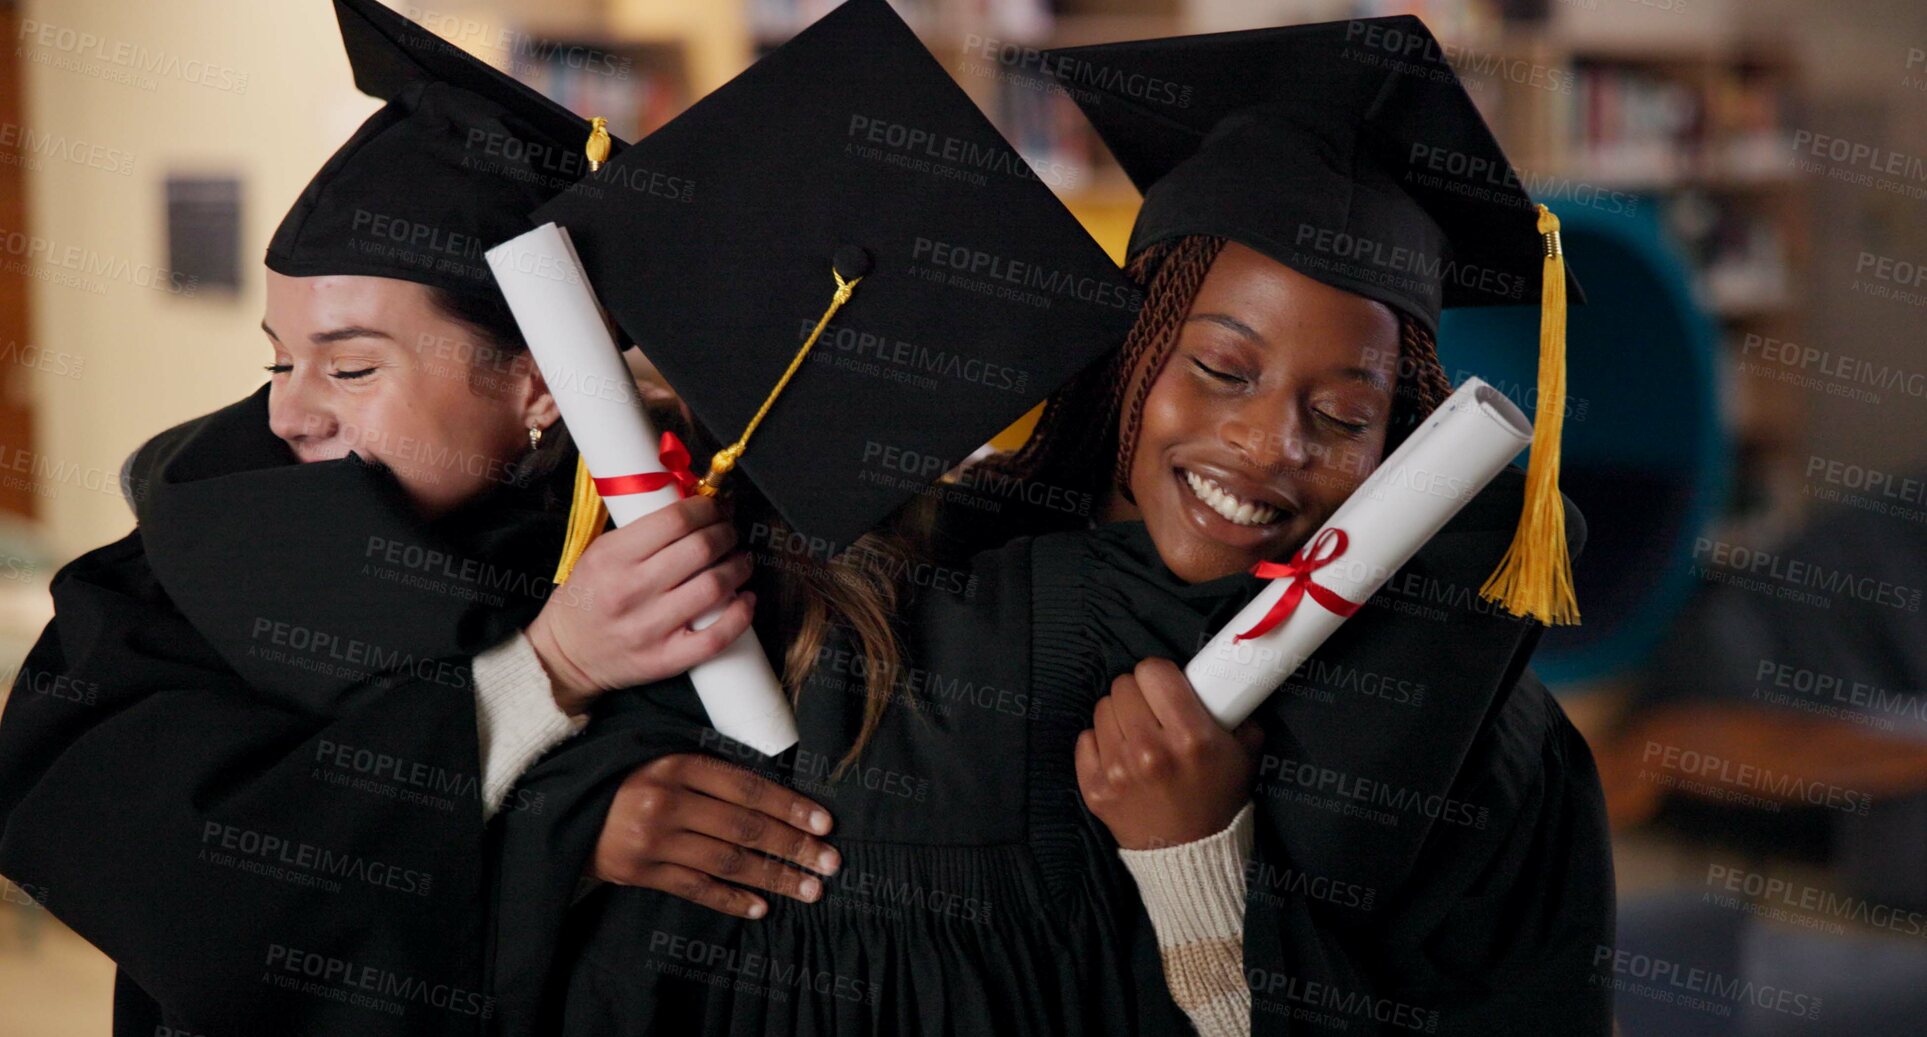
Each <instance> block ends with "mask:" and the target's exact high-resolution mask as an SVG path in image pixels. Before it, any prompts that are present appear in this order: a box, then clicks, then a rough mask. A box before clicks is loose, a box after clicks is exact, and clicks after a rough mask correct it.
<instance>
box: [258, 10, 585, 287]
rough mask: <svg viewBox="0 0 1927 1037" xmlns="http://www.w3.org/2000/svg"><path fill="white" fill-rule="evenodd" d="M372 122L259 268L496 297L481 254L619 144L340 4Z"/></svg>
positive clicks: (485, 71)
mask: <svg viewBox="0 0 1927 1037" xmlns="http://www.w3.org/2000/svg"><path fill="white" fill-rule="evenodd" d="M335 17H336V19H337V20H338V21H339V22H340V23H341V40H342V43H343V45H344V46H346V48H347V50H348V61H349V63H350V64H351V65H352V66H353V68H354V75H355V86H356V87H358V88H360V90H361V92H362V93H365V94H368V95H369V96H371V97H376V98H379V99H381V100H383V101H386V102H387V104H385V105H383V106H382V108H381V109H380V110H379V111H377V112H375V114H373V115H371V116H369V117H368V120H367V121H366V122H364V123H362V124H361V128H360V129H358V130H356V131H355V135H354V136H352V137H350V138H349V139H348V142H347V143H346V144H343V145H342V146H341V148H340V149H339V150H337V151H336V152H335V153H334V155H333V156H332V157H330V158H329V159H328V161H327V164H325V165H323V166H322V167H321V171H320V172H319V173H316V174H315V177H314V179H313V180H311V181H310V182H309V183H308V186H307V188H306V189H304V190H303V191H302V192H301V197H300V198H299V199H297V200H296V201H295V203H294V207H293V208H292V209H290V210H289V211H288V215H287V216H286V217H284V218H283V219H282V221H281V226H280V227H278V228H277V229H276V230H275V232H274V239H273V240H272V241H270V242H269V243H268V254H267V264H268V267H269V268H270V269H272V270H275V271H278V272H280V273H283V274H288V275H291V276H295V277H308V276H315V275H320V274H364V275H370V276H374V277H394V278H400V279H402V280H405V281H417V282H420V283H422V284H427V285H433V286H437V287H444V288H451V289H454V290H457V291H464V292H469V293H476V292H483V293H487V292H493V291H494V290H495V282H494V280H493V278H492V277H491V276H490V274H489V269H488V263H487V261H486V260H485V259H484V258H483V253H484V252H485V251H486V250H487V249H489V248H490V247H493V246H494V245H496V244H498V243H500V242H502V241H505V240H507V239H508V238H512V237H514V236H516V235H517V234H520V233H522V232H523V231H525V230H527V229H528V214H529V212H530V211H531V210H533V209H535V208H536V207H537V206H539V205H541V204H542V203H543V202H545V201H548V200H549V199H550V198H552V197H554V196H555V194H556V192H558V191H560V190H562V189H563V188H565V187H567V186H569V185H570V184H572V183H574V182H575V181H576V180H578V179H580V178H581V177H582V176H583V175H584V174H586V173H587V172H588V171H589V159H588V156H587V155H585V145H587V144H588V142H589V141H590V139H591V136H592V134H593V136H595V137H596V138H597V139H598V140H599V141H600V142H601V144H600V149H601V150H598V151H597V157H598V158H600V157H604V156H606V155H607V154H608V150H607V149H609V148H611V147H613V148H620V146H621V145H620V143H619V142H616V141H614V140H613V138H610V137H609V136H608V134H607V132H606V131H603V130H602V129H601V124H600V122H599V121H597V122H596V123H593V124H592V123H591V121H590V120H587V119H583V118H580V117H578V116H576V115H574V114H573V113H571V112H570V111H569V110H568V109H566V108H564V107H562V106H561V105H559V104H557V103H555V102H554V101H551V100H549V99H548V98H546V97H544V96H542V94H541V93H539V92H537V91H535V90H533V89H531V88H530V87H528V86H526V85H524V84H522V83H519V82H517V81H516V80H514V79H513V78H511V77H509V76H507V75H505V74H503V73H501V72H499V71H497V70H495V69H493V68H491V67H489V66H488V65H487V64H486V63H484V62H482V61H479V60H477V59H476V58H474V57H472V56H470V55H469V54H467V53H465V52H464V51H462V50H461V48H459V47H456V46H455V45H454V44H452V43H449V42H447V41H446V40H443V39H442V38H441V37H439V36H436V35H435V34H434V33H432V32H430V31H428V30H427V29H424V28H422V27H421V26H419V25H417V24H415V23H414V22H412V21H410V20H408V19H407V18H404V17H402V16H401V15H399V14H397V13H395V12H394V11H391V10H389V9H388V8H386V7H384V6H382V5H381V4H380V3H379V2H377V0H335Z"/></svg>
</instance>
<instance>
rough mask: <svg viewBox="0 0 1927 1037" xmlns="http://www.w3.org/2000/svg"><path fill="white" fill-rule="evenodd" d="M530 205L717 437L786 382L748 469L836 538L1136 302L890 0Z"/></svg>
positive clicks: (1119, 335) (1037, 386)
mask: <svg viewBox="0 0 1927 1037" xmlns="http://www.w3.org/2000/svg"><path fill="white" fill-rule="evenodd" d="M535 219H536V221H537V222H542V221H547V220H553V221H555V222H557V223H559V224H561V225H563V226H564V227H566V228H567V229H568V231H569V234H570V237H571V239H572V240H573V242H574V244H575V248H576V252H577V254H578V256H579V257H580V258H581V260H582V262H583V265H584V266H585V267H586V269H587V270H588V273H589V279H590V280H591V281H592V282H593V283H594V285H595V287H596V290H597V292H598V294H599V295H600V297H601V299H602V302H603V303H604V305H605V306H606V307H607V308H608V310H609V311H610V312H611V314H613V316H614V317H615V319H616V321H617V322H618V323H619V324H620V325H621V327H622V329H623V330H624V331H625V332H627V333H628V335H629V337H630V338H632V339H634V340H635V342H636V344H637V345H638V346H640V347H641V349H642V351H643V353H644V354H646V355H647V356H648V358H649V359H650V360H651V361H652V362H653V363H654V364H655V365H656V367H657V368H659V369H660V370H661V371H662V373H663V375H664V377H665V378H667V379H668V381H669V384H670V386H671V388H673V389H675V390H676V392H677V393H678V394H679V395H680V396H681V397H682V398H683V400H684V401H685V402H686V403H687V404H688V405H689V408H690V410H691V411H693V412H694V414H695V416H696V419H697V420H698V422H700V423H701V425H702V426H703V428H704V429H705V430H706V431H707V432H708V433H709V434H710V435H711V436H713V437H714V438H715V440H716V441H717V442H720V443H725V444H732V445H733V444H738V443H740V442H741V437H743V436H745V435H746V434H748V432H747V431H746V430H750V429H751V428H752V422H754V421H755V420H756V419H757V417H758V415H759V413H761V412H762V409H763V408H764V407H765V404H766V403H767V404H768V409H767V413H763V414H762V417H761V421H760V423H758V424H755V425H754V428H753V435H752V436H750V438H749V440H748V443H747V447H746V449H744V450H742V451H741V460H740V467H741V468H742V469H743V471H744V473H745V474H747V476H748V477H749V478H750V480H751V481H753V482H754V483H755V485H756V487H757V489H759V490H760V491H761V492H762V493H763V495H764V496H766V497H768V498H769V500H770V501H771V503H772V504H773V505H774V506H775V507H776V509H777V510H778V511H779V512H781V514H782V515H783V517H784V518H785V519H786V520H787V521H788V522H789V523H790V524H791V525H792V526H793V527H794V528H795V529H796V530H797V531H799V532H801V533H803V534H805V535H806V536H809V537H812V538H820V539H821V540H824V541H827V542H828V543H829V544H831V545H835V546H836V547H837V548H841V547H844V546H847V545H848V544H849V543H850V542H851V541H853V540H854V539H855V538H856V537H857V536H859V535H861V534H862V533H863V532H865V531H866V530H868V529H869V528H871V527H872V526H874V525H875V524H876V523H877V522H878V521H879V520H881V519H883V518H884V517H885V516H886V515H888V514H889V513H890V512H891V511H893V510H895V509H896V508H897V507H898V506H899V505H901V504H902V503H903V502H904V501H905V500H907V499H909V498H910V497H912V496H913V495H914V494H915V493H916V492H918V491H919V490H921V489H922V488H923V487H924V486H925V485H926V484H928V483H930V482H933V481H935V480H936V478H937V477H938V476H939V475H941V474H942V473H943V472H944V470H945V469H947V468H949V467H951V466H954V465H956V464H958V463H960V462H962V461H963V460H964V459H965V458H966V457H968V456H969V455H970V454H971V453H972V452H973V451H974V450H975V449H976V448H977V447H979V446H981V445H982V444H983V443H984V442H986V441H987V440H988V439H990V437H991V436H992V435H994V434H995V433H996V432H997V431H999V430H1000V429H1002V428H1003V427H1005V426H1006V425H1008V424H1009V423H1010V422H1012V421H1014V420H1015V419H1017V418H1018V417H1020V416H1022V415H1023V413H1024V412H1025V411H1026V410H1028V409H1029V408H1030V406H1031V405H1032V404H1034V403H1035V402H1036V401H1038V400H1040V399H1042V398H1043V397H1045V396H1046V395H1048V394H1049V393H1050V392H1051V391H1052V390H1053V389H1054V388H1056V387H1057V386H1058V385H1060V384H1062V383H1063V382H1065V381H1067V380H1068V379H1069V378H1070V377H1071V376H1072V375H1074V374H1075V373H1077V372H1078V371H1079V370H1080V369H1082V368H1084V367H1086V366H1087V365H1088V364H1090V363H1091V362H1092V361H1093V360H1095V359H1096V358H1098V357H1099V356H1101V355H1102V354H1104V353H1105V352H1106V351H1108V350H1111V349H1114V348H1116V347H1117V346H1119V345H1120V344H1122V342H1123V341H1124V337H1125V335H1126V333H1127V332H1128V331H1129V329H1130V326H1131V322H1132V321H1133V320H1134V319H1135V316H1136V310H1137V307H1138V305H1139V303H1140V302H1141V300H1142V293H1140V292H1139V291H1138V290H1137V289H1136V287H1135V286H1134V285H1133V284H1132V283H1131V282H1130V281H1129V280H1128V279H1127V278H1126V277H1125V276H1124V275H1123V274H1122V273H1121V272H1120V271H1119V270H1118V269H1117V267H1116V265H1115V264H1114V263H1113V262H1112V261H1111V260H1110V259H1109V257H1107V256H1106V255H1105V253H1104V251H1103V250H1102V249H1101V248H1100V247H1099V246H1098V245H1097V243H1096V242H1094V241H1092V240H1091V238H1090V236H1089V235H1088V234H1087V233H1086V232H1085V231H1084V229H1083V227H1082V226H1080V225H1079V224H1078V222H1077V220H1076V218H1075V217H1073V216H1072V215H1071V214H1070V212H1069V211H1068V210H1066V209H1065V208H1064V206H1063V205H1062V204H1061V203H1060V202H1058V200H1057V199H1056V197H1055V196H1053V195H1052V194H1051V192H1050V189H1049V188H1048V187H1046V186H1045V185H1044V184H1043V183H1042V182H1041V181H1039V180H1038V178H1037V176H1036V174H1035V173H1034V172H1033V171H1032V170H1031V169H1030V167H1029V166H1028V165H1026V164H1025V163H1024V161H1023V160H1022V159H1021V158H1019V157H1018V156H1017V154H1016V152H1015V151H1014V150H1013V149H1012V148H1011V146H1010V144H1009V143H1008V142H1007V141H1006V140H1005V139H1004V138H1003V137H1002V136H1001V135H1000V134H999V133H998V132H997V130H996V129H995V128H994V127H992V126H991V124H990V122H989V120H987V119H986V118H985V117H984V115H983V113H982V112H980V111H978V110H977V107H976V105H975V104H973V103H972V102H971V100H970V98H969V97H968V96H967V95H966V94H965V93H964V92H963V90H962V89H961V88H959V87H958V86H957V85H956V83H954V82H953V81H952V80H951V78H950V76H949V74H948V73H946V72H945V71H944V69H943V67H942V66H941V65H940V64H939V63H938V62H937V60H936V59H935V58H933V57H932V56H931V55H930V53H929V51H927V50H925V49H924V47H923V45H922V44H921V43H920V42H918V40H917V38H916V36H915V35H914V34H913V33H912V32H911V31H910V29H909V27H908V26H906V25H905V24H904V23H903V21H902V20H901V19H900V18H898V17H897V15H896V14H895V13H894V12H893V11H891V10H890V7H889V5H888V4H886V3H884V2H883V0H850V2H848V3H845V4H843V5H842V6H841V7H839V8H837V9H836V10H834V11H832V12H831V13H830V14H829V15H827V16H825V17H824V18H823V19H822V20H820V21H818V22H816V23H815V24H814V25H811V26H810V27H809V28H807V29H805V30H803V32H801V33H800V34H798V35H797V36H796V37H795V38H794V39H792V40H791V41H790V42H788V43H786V44H784V45H783V46H782V47H779V48H778V49H776V50H774V51H772V52H771V53H770V54H768V55H767V56H765V57H764V58H763V59H762V60H760V61H758V62H757V63H756V64H755V65H754V66H752V67H751V68H750V69H748V70H747V71H745V72H744V73H742V74H741V75H739V76H737V77H736V78H735V79H733V80H731V81H730V82H728V83H726V84H724V85H723V86H722V87H721V88H720V89H718V90H716V91H715V92H714V93H712V94H710V95H709V96H708V97H705V98H703V99H702V100H701V101H699V102H697V103H696V104H695V105H694V106H693V107H691V108H690V109H689V110H688V111H687V112H685V113H684V114H683V115H682V116H681V117H679V118H677V119H675V120H674V121H672V122H670V123H669V124H667V125H665V126H663V127H662V128H661V129H659V130H657V131H655V132H654V133H653V134H651V135H650V136H649V137H648V138H646V139H645V140H642V141H639V142H637V143H636V144H635V145H633V146H631V147H630V148H629V149H628V150H627V151H625V152H624V153H623V154H622V155H621V157H619V158H617V159H615V160H613V161H611V162H610V163H609V164H608V165H607V166H605V167H604V168H603V169H602V170H601V171H600V172H598V173H596V174H594V175H593V176H591V177H589V178H586V179H585V180H584V181H583V182H582V183H581V184H580V185H578V186H577V187H576V188H574V189H572V190H571V191H569V192H567V193H565V194H563V195H562V196H560V197H559V198H557V199H556V200H555V201H554V202H552V203H550V204H549V205H547V206H546V207H544V208H543V209H541V210H540V211H539V212H538V213H536V217H535ZM833 271H834V273H833ZM840 280H841V281H849V282H855V285H856V286H855V288H854V289H852V290H850V291H849V292H848V296H847V302H844V303H843V304H842V305H841V307H840V308H837V307H836V306H834V305H833V304H832V297H833V293H834V294H836V295H837V296H842V295H843V294H845V293H843V292H841V291H839V281H840ZM826 311H829V312H828V314H827V315H826ZM825 320H827V324H822V322H824V321H825ZM820 325H821V327H822V330H821V335H820V338H815V339H814V346H813V347H812V348H811V349H810V351H809V353H808V355H807V357H802V356H801V350H802V348H803V347H804V345H805V344H806V343H808V342H811V341H812V340H813V334H814V332H815V331H816V329H818V328H819V326H820ZM792 368H793V370H794V376H793V377H792V378H790V380H789V381H788V382H787V383H786V384H783V385H782V388H781V391H780V393H777V392H776V390H777V389H778V386H779V383H781V382H782V379H783V378H784V376H785V372H786V370H791V369H792ZM731 449H732V448H731V447H726V448H725V449H724V450H723V451H720V452H719V454H718V458H719V460H712V463H711V477H710V480H709V483H710V485H712V486H713V485H714V483H715V480H717V479H719V478H720V476H721V474H722V472H724V471H727V470H728V468H729V466H730V464H731V463H732V461H733V459H734V455H733V454H732V453H731V452H730V451H731Z"/></svg>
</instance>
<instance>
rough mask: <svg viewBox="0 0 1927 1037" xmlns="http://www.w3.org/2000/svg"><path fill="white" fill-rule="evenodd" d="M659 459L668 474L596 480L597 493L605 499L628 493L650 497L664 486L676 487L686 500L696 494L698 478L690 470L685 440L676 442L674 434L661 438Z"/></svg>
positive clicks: (662, 472)
mask: <svg viewBox="0 0 1927 1037" xmlns="http://www.w3.org/2000/svg"><path fill="white" fill-rule="evenodd" d="M656 456H657V457H658V458H660V459H661V460H662V466H663V468H664V469H666V471H661V472H638V473H636V474H635V475H612V476H610V477H609V478H607V479H597V480H595V489H596V492H597V493H599V494H601V495H602V496H604V497H620V496H622V495H623V494H625V493H648V492H649V491H650V490H660V489H662V488H663V487H665V486H674V487H675V488H676V496H678V497H687V496H689V495H690V494H692V493H695V492H696V483H697V481H698V479H699V477H698V476H697V475H696V473H695V472H692V471H690V470H689V448H688V447H686V446H683V445H682V440H680V439H677V438H676V434H675V433H674V432H664V433H663V434H662V444H661V445H660V446H658V447H657V448H656Z"/></svg>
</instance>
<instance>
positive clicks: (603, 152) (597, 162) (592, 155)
mask: <svg viewBox="0 0 1927 1037" xmlns="http://www.w3.org/2000/svg"><path fill="white" fill-rule="evenodd" d="M582 153H583V154H584V155H586V156H588V159H589V172H591V173H593V172H595V171H596V170H598V169H601V168H602V164H603V163H604V162H607V161H609V120H607V119H605V118H603V117H602V116H600V115H598V116H596V117H595V118H593V119H590V120H589V140H588V142H587V143H585V144H583V145H582Z"/></svg>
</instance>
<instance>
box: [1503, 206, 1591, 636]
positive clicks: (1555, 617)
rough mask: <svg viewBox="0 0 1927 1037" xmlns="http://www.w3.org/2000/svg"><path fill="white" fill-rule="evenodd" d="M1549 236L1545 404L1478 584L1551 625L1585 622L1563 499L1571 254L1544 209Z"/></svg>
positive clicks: (1543, 318)
mask: <svg viewBox="0 0 1927 1037" xmlns="http://www.w3.org/2000/svg"><path fill="white" fill-rule="evenodd" d="M1539 233H1540V234H1541V235H1543V236H1544V237H1545V244H1546V260H1545V287H1544V289H1543V290H1542V292H1541V295H1540V300H1539V407H1538V412H1537V413H1536V414H1534V415H1533V428H1532V452H1531V454H1530V455H1529V456H1528V460H1527V462H1526V499H1525V507H1524V509H1523V511H1522V513H1521V514H1520V516H1519V528H1518V529H1517V530H1516V531H1515V532H1514V533H1513V535H1512V546H1510V547H1508V548H1507V549H1506V553H1505V558H1504V559H1503V560H1501V561H1500V562H1499V567H1498V568H1497V569H1495V570H1493V572H1492V575H1491V576H1490V577H1488V578H1487V579H1486V581H1485V586H1483V587H1481V588H1479V595H1480V596H1481V597H1483V598H1485V599H1486V600H1487V601H1496V602H1498V603H1500V604H1501V605H1503V606H1504V607H1505V609H1506V611H1508V612H1510V613H1512V614H1513V615H1515V616H1531V617H1532V618H1534V619H1537V620H1538V621H1539V622H1541V623H1546V624H1571V623H1577V622H1579V599H1578V597H1577V596H1576V595H1575V594H1574V593H1573V589H1572V560H1571V558H1569V557H1568V556H1567V554H1566V508H1565V502H1564V500H1563V499H1562V498H1561V497H1560V496H1559V437H1560V434H1561V432H1562V431H1563V430H1564V427H1565V424H1566V257H1565V249H1564V246H1563V245H1562V244H1561V243H1560V241H1559V217H1557V216H1554V215H1553V214H1552V210H1550V209H1548V208H1546V207H1545V206H1543V205H1541V206H1539Z"/></svg>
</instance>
